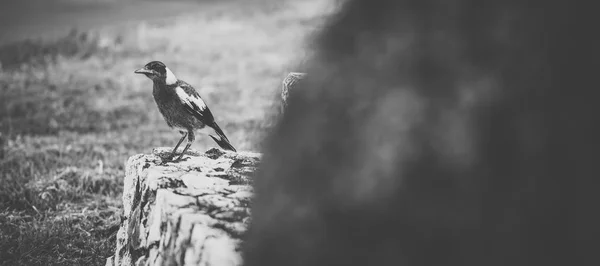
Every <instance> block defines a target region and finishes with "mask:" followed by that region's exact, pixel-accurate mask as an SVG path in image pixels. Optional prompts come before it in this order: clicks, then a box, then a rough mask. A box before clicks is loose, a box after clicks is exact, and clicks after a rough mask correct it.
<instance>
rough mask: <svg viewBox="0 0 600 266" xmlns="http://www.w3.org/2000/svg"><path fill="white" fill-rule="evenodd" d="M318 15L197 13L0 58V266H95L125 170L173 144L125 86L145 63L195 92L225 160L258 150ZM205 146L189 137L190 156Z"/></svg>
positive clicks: (225, 5) (218, 7) (300, 8)
mask: <svg viewBox="0 0 600 266" xmlns="http://www.w3.org/2000/svg"><path fill="white" fill-rule="evenodd" d="M330 2H331V1H327V0H302V1H283V0H273V1H267V0H261V1H259V0H256V1H250V0H246V1H242V0H239V1H235V0H231V1H206V3H203V4H202V5H199V8H198V9H197V10H188V12H186V13H185V14H182V15H177V16H171V17H165V18H160V19H153V20H141V21H129V22H126V21H125V22H123V23H119V24H118V25H112V26H106V27H97V28H92V29H89V30H85V31H72V32H71V33H69V34H66V35H62V36H53V38H47V39H40V40H34V41H32V40H29V41H20V42H17V43H13V44H5V45H3V46H2V47H0V62H1V65H0V184H1V186H0V264H1V265H104V262H105V258H106V257H108V256H110V255H111V253H112V252H113V248H114V244H115V243H114V242H115V233H116V230H117V229H118V224H119V222H120V217H121V199H120V197H121V194H122V191H121V190H122V184H123V176H124V162H125V160H126V159H127V158H128V157H129V156H132V155H134V154H138V153H148V152H150V151H151V150H152V148H154V147H157V146H173V145H174V144H175V143H176V141H177V140H178V138H179V134H178V133H177V132H173V131H171V130H170V129H169V128H168V127H167V126H166V124H165V123H164V121H163V120H162V117H161V116H160V114H159V113H158V110H157V109H156V106H155V103H154V100H153V99H152V95H151V87H152V85H151V81H150V80H148V79H147V78H145V77H143V76H140V75H135V74H133V70H135V69H137V68H139V67H141V66H143V65H144V64H146V63H147V62H149V61H152V60H160V61H163V62H164V63H166V64H167V65H168V66H170V68H171V69H172V70H173V71H174V72H175V74H176V75H177V76H178V77H179V78H180V79H183V80H186V81H187V82H188V83H190V84H192V85H194V86H195V87H196V88H197V89H198V90H199V92H200V94H201V95H202V96H203V98H204V99H205V101H206V102H207V103H208V105H209V107H210V108H211V110H212V111H213V113H214V115H215V118H216V120H217V122H218V123H219V125H220V126H221V128H223V130H224V131H225V133H226V134H227V136H228V137H229V139H230V140H231V142H232V143H233V145H234V146H236V148H237V149H238V150H253V151H256V150H258V149H259V148H260V142H261V138H262V137H263V136H264V134H265V132H266V131H267V130H268V128H269V127H270V126H271V125H272V123H273V119H272V118H271V117H272V114H273V112H276V111H277V110H276V107H277V106H278V104H279V102H278V101H279V98H278V97H279V89H280V87H279V86H280V82H281V79H282V78H283V77H284V76H285V75H286V74H287V72H289V71H294V70H295V69H294V66H295V64H296V63H297V62H299V61H300V60H302V58H303V57H304V56H305V52H304V50H305V47H306V46H305V44H306V41H307V40H309V39H307V38H309V37H310V34H311V33H312V32H314V30H315V29H317V28H318V27H319V25H320V24H321V23H322V20H323V18H324V17H325V16H326V15H327V14H328V12H330V11H331V10H332V9H331V8H329V7H330ZM214 146H216V144H214V143H213V142H212V140H210V139H208V138H204V137H199V138H197V140H196V143H195V144H194V145H193V146H192V148H193V149H196V150H201V151H202V150H206V149H208V148H210V147H214Z"/></svg>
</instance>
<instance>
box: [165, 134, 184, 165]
mask: <svg viewBox="0 0 600 266" xmlns="http://www.w3.org/2000/svg"><path fill="white" fill-rule="evenodd" d="M179 132H180V133H181V135H183V136H182V137H181V139H179V142H177V145H175V148H174V149H173V151H172V152H171V156H169V158H171V159H172V158H173V157H175V152H176V151H177V148H179V145H181V143H182V142H183V140H184V139H185V137H187V135H188V133H187V132H183V131H179Z"/></svg>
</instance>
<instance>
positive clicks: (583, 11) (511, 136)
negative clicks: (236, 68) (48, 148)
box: [244, 0, 600, 266]
mask: <svg viewBox="0 0 600 266" xmlns="http://www.w3.org/2000/svg"><path fill="white" fill-rule="evenodd" d="M581 3H582V2H570V3H569V2H566V1H562V2H556V1H534V0H519V1H516V0H515V1H512V0H507V1H492V0H483V1H474V0H456V1H442V0H438V1H436V0H350V1H347V2H345V4H344V5H343V7H342V8H341V10H340V11H339V13H338V14H336V15H335V16H333V17H331V18H330V19H329V23H328V25H327V26H326V27H325V28H324V29H323V30H322V31H321V32H320V35H319V36H318V38H317V39H316V45H315V48H316V53H315V56H314V57H313V58H312V59H311V60H310V61H309V63H308V65H307V68H306V69H308V71H307V72H308V76H307V78H306V83H305V84H303V87H302V89H298V90H292V91H291V92H290V98H289V105H288V109H287V110H286V112H285V114H284V116H283V118H282V120H281V122H280V123H279V124H278V126H277V127H276V128H275V130H274V131H273V132H272V133H271V136H270V138H269V139H268V140H267V145H266V147H265V155H264V156H265V157H264V159H263V163H262V169H261V170H260V172H259V173H258V174H257V177H256V180H255V193H256V197H255V199H254V201H253V206H252V224H251V228H250V231H249V234H248V235H247V239H246V242H245V247H244V248H245V250H244V252H245V255H244V256H245V264H246V265H250V266H253V265H261V266H270V265H288V266H289V265H313V266H314V265H600V264H599V263H598V261H597V260H598V259H597V256H593V254H594V252H595V248H594V245H593V244H591V243H593V242H594V241H595V240H596V239H597V237H598V232H599V230H598V227H597V226H598V224H599V223H598V219H597V218H595V217H596V215H595V212H596V211H597V202H599V201H598V199H597V197H595V195H597V194H598V192H597V189H596V188H597V186H594V185H593V184H594V183H592V181H593V180H594V179H595V178H598V177H600V170H599V167H598V162H597V161H598V156H597V155H596V153H597V151H598V148H599V145H598V137H599V136H600V132H599V130H600V126H599V125H598V124H599V115H600V105H598V103H597V99H596V97H594V96H593V95H594V94H595V93H596V90H597V89H598V88H599V86H598V85H599V84H598V80H597V78H596V76H597V73H596V72H597V70H598V69H599V68H598V52H597V51H596V49H598V47H600V46H599V45H598V40H599V38H598V36H597V35H598V30H597V29H596V27H597V25H600V17H599V16H597V15H595V14H592V13H593V11H591V10H594V9H593V8H592V7H591V6H585V5H582V4H581Z"/></svg>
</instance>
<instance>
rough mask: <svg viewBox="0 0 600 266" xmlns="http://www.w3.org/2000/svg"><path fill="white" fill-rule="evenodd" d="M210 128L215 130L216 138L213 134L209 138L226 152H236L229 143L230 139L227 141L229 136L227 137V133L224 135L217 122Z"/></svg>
mask: <svg viewBox="0 0 600 266" xmlns="http://www.w3.org/2000/svg"><path fill="white" fill-rule="evenodd" d="M210 127H211V128H212V129H214V131H215V133H216V136H213V135H212V134H211V135H209V136H210V137H211V138H212V139H213V140H214V141H215V142H216V143H217V144H218V145H219V147H221V148H223V149H225V150H230V151H236V150H235V148H234V147H233V145H231V143H230V142H229V139H227V136H225V133H223V130H221V128H220V127H219V125H217V123H216V122H213V123H212V125H210Z"/></svg>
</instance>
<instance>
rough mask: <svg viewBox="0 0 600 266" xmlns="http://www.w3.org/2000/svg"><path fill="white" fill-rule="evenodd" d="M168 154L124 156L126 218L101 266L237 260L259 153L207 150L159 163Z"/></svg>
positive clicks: (164, 150) (232, 262)
mask: <svg viewBox="0 0 600 266" xmlns="http://www.w3.org/2000/svg"><path fill="white" fill-rule="evenodd" d="M168 153H170V148H157V149H155V150H154V151H153V153H152V154H139V155H135V156H132V157H130V158H129V160H128V161H127V164H126V166H125V167H126V176H125V181H124V190H123V209H124V216H123V217H122V222H121V227H120V229H119V232H118V234H117V247H116V250H115V255H114V256H112V257H110V258H108V259H107V262H106V265H223V266H227V265H232V266H233V265H241V264H242V261H241V255H240V254H239V248H240V244H241V237H242V235H243V234H244V233H245V231H246V228H247V225H248V223H249V219H250V218H249V214H250V209H249V203H250V199H251V196H252V191H253V190H252V187H251V183H252V178H251V176H252V173H253V172H254V171H255V169H256V167H257V164H258V163H259V160H260V154H258V153H252V152H238V153H235V152H229V151H222V150H219V149H211V150H209V151H207V152H206V153H204V154H197V153H195V154H192V155H191V156H184V158H187V160H186V161H182V162H178V163H166V164H164V163H163V161H162V158H164V157H165V156H166V155H168Z"/></svg>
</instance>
